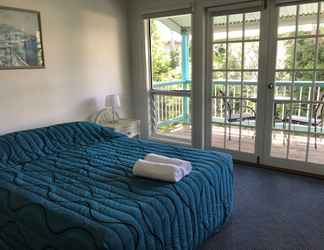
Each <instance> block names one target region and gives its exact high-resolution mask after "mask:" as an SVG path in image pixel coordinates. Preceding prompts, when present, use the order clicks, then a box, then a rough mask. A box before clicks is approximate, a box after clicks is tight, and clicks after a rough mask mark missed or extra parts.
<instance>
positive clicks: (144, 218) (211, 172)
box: [0, 122, 233, 250]
mask: <svg viewBox="0 0 324 250" xmlns="http://www.w3.org/2000/svg"><path fill="white" fill-rule="evenodd" d="M148 153H157V154H161V155H165V156H170V157H177V158H180V159H184V160H187V161H191V162H192V165H193V171H192V173H191V174H190V175H189V176H187V177H185V178H184V179H183V180H182V181H180V182H178V183H176V184H174V183H167V182H160V181H154V180H150V179H145V178H140V177H135V176H133V174H132V166H133V165H134V163H135V161H136V160H138V159H140V158H144V157H145V155H146V154H148ZM232 208H233V165H232V158H231V156H230V155H227V154H223V153H220V152H215V151H202V150H197V149H193V148H185V147H181V146H173V145H167V144H160V143H156V142H152V141H149V140H140V139H130V138H128V137H126V136H124V135H121V134H118V133H115V132H114V131H113V130H112V129H109V128H103V127H101V126H98V125H95V124H92V123H88V122H75V123H68V124H61V125H55V126H51V127H47V128H40V129H34V130H30V131H23V132H17V133H12V134H7V135H4V136H0V249H19V250H22V249H48V250H49V249H69V250H70V249H72V250H73V249H78V250H80V249H91V250H92V249H105V250H106V249H112V250H119V249H127V250H128V249H140V250H141V249H143V250H144V249H150V250H154V249H172V250H176V249H179V250H180V249H181V250H184V249H197V248H198V247H199V245H200V244H201V243H202V242H203V241H204V240H206V239H207V238H208V237H209V236H211V235H212V234H213V233H216V232H218V231H219V230H221V228H222V227H223V226H224V224H225V223H226V221H227V220H228V219H229V217H230V215H231V212H232Z"/></svg>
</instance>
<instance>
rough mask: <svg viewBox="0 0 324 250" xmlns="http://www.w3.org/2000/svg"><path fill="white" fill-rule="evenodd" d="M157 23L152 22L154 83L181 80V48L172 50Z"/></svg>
mask: <svg viewBox="0 0 324 250" xmlns="http://www.w3.org/2000/svg"><path fill="white" fill-rule="evenodd" d="M157 22H158V21H155V20H152V21H151V53H152V76H153V82H163V81H168V80H169V81H170V80H181V73H180V70H179V63H180V48H179V46H175V47H174V48H171V49H170V46H171V45H170V44H167V43H165V42H163V41H162V39H161V35H160V32H159V30H158V26H157Z"/></svg>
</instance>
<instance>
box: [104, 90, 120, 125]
mask: <svg viewBox="0 0 324 250" xmlns="http://www.w3.org/2000/svg"><path fill="white" fill-rule="evenodd" d="M106 107H111V108H112V114H113V121H112V122H113V123H116V122H118V120H119V115H118V113H117V111H116V109H118V108H120V97H119V95H107V96H106Z"/></svg>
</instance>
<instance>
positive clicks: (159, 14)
mask: <svg viewBox="0 0 324 250" xmlns="http://www.w3.org/2000/svg"><path fill="white" fill-rule="evenodd" d="M192 13H193V8H192V6H191V7H188V8H181V9H167V10H164V11H158V12H156V11H152V12H149V11H148V12H146V13H145V14H143V15H142V18H144V19H150V18H159V17H169V16H179V15H185V14H192Z"/></svg>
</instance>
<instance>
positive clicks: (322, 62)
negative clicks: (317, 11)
mask: <svg viewBox="0 0 324 250" xmlns="http://www.w3.org/2000/svg"><path fill="white" fill-rule="evenodd" d="M323 18H324V17H323ZM323 30H324V26H323ZM316 68H317V69H324V37H319V38H318V62H317V65H316Z"/></svg>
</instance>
